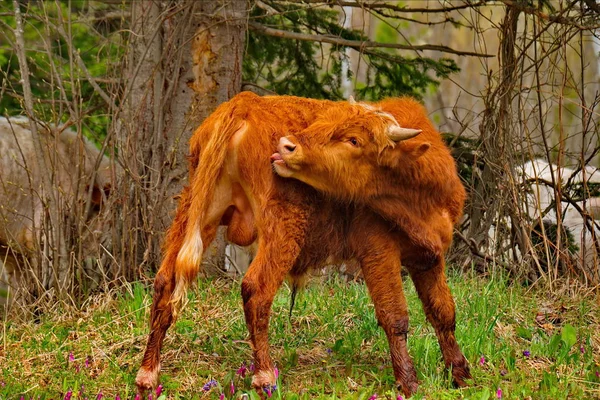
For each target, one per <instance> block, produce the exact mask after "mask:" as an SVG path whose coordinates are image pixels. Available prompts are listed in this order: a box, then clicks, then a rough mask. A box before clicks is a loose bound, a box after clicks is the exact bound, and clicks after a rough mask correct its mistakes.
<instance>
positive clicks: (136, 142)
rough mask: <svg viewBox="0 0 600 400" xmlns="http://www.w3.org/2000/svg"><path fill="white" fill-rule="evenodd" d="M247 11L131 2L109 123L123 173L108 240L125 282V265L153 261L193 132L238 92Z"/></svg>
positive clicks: (238, 5) (226, 5)
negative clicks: (119, 104)
mask: <svg viewBox="0 0 600 400" xmlns="http://www.w3.org/2000/svg"><path fill="white" fill-rule="evenodd" d="M247 10H248V7H247V3H246V2H245V1H234V2H225V1H210V2H208V1H206V2H205V1H201V2H197V1H177V2H169V3H164V2H159V1H139V2H132V3H131V15H132V17H131V18H132V26H131V29H132V32H133V34H132V36H131V41H130V49H131V52H130V54H129V58H128V59H127V68H126V89H125V93H124V98H125V101H124V102H123V103H124V104H125V106H124V107H123V109H122V112H121V114H120V117H121V118H120V120H119V123H118V124H117V126H116V127H115V129H116V133H117V145H118V148H119V161H120V163H121V165H122V167H123V171H124V174H123V178H122V180H121V182H120V187H119V190H118V193H119V194H120V196H121V197H120V199H119V201H120V202H121V207H120V212H119V213H118V215H115V217H116V218H115V221H114V222H115V233H114V237H113V244H118V245H114V246H113V251H114V252H115V253H116V254H118V256H119V257H118V258H117V261H118V264H120V265H121V266H124V268H125V271H126V272H127V273H126V275H127V277H128V278H130V279H131V278H134V277H135V275H137V274H136V271H135V270H134V269H133V268H131V267H132V266H134V265H136V266H138V272H139V273H141V274H143V273H144V271H145V270H146V269H147V267H148V266H149V267H151V268H154V267H155V266H157V265H158V264H159V262H160V248H159V247H160V246H159V243H160V241H162V238H163V233H164V231H165V230H166V228H167V227H168V226H169V224H170V223H171V220H172V212H173V210H174V209H175V206H176V202H175V199H174V196H175V195H176V194H177V193H179V192H180V191H181V189H182V187H183V185H185V184H187V180H186V177H187V170H188V168H187V159H186V155H187V154H188V145H187V144H188V141H189V138H190V137H191V135H192V133H193V131H194V130H195V129H196V127H197V126H198V125H199V124H200V122H201V121H202V120H203V119H204V118H205V117H206V116H208V115H209V114H210V113H212V111H213V110H214V109H215V108H216V107H217V105H218V104H220V103H221V102H223V101H226V100H228V99H229V98H230V97H231V96H233V95H235V94H236V93H238V92H239V91H240V88H241V63H242V51H243V43H244V36H245V31H246V18H247ZM115 214H117V213H115ZM116 247H119V248H116ZM221 247H223V248H224V245H222V246H221ZM222 253H223V251H222V250H221V251H219V254H218V257H220V258H222ZM117 272H123V271H117Z"/></svg>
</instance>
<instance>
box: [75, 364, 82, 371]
mask: <svg viewBox="0 0 600 400" xmlns="http://www.w3.org/2000/svg"><path fill="white" fill-rule="evenodd" d="M80 370H81V366H80V365H79V364H77V365H75V372H77V373H79V371H80Z"/></svg>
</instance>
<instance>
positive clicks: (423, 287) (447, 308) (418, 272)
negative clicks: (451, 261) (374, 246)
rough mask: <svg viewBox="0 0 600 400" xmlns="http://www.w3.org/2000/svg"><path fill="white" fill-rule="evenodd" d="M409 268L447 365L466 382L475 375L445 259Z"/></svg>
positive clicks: (459, 380)
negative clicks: (459, 335)
mask: <svg viewBox="0 0 600 400" xmlns="http://www.w3.org/2000/svg"><path fill="white" fill-rule="evenodd" d="M408 270H409V273H410V276H411V278H412V280H413V282H414V284H415V288H416V289H417V293H418V295H419V298H420V299H421V302H422V303H423V309H424V310H425V315H426V316H427V320H428V321H429V322H430V323H431V325H432V326H433V328H434V329H435V334H436V335H437V338H438V342H439V344H440V349H441V351H442V356H443V358H444V363H445V365H446V368H450V369H452V378H453V379H454V383H455V384H456V385H457V386H459V387H463V386H466V385H467V382H466V380H467V379H471V372H470V370H469V363H468V362H467V359H466V358H465V356H464V355H463V353H462V352H461V350H460V347H459V346H458V342H457V341H456V335H455V330H456V316H455V305H454V299H453V298H452V294H451V293H450V288H449V287H448V283H447V282H446V274H445V272H444V260H443V259H441V260H440V261H439V263H438V264H437V265H435V266H434V267H433V268H426V269H419V268H418V267H416V266H414V265H410V266H409V267H408Z"/></svg>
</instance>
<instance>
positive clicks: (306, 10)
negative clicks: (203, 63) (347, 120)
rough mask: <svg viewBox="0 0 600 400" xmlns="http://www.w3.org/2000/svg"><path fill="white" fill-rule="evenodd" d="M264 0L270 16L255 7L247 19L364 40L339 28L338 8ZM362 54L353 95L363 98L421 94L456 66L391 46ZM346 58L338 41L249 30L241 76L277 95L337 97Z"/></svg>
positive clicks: (390, 35)
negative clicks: (361, 76)
mask: <svg viewBox="0 0 600 400" xmlns="http://www.w3.org/2000/svg"><path fill="white" fill-rule="evenodd" d="M265 3H268V5H269V7H271V8H272V9H274V10H276V11H277V12H278V13H277V14H274V15H269V14H268V13H267V12H266V11H264V10H263V9H262V8H258V7H254V9H253V10H252V14H251V18H253V19H254V20H256V21H259V22H260V23H261V24H263V25H265V26H269V27H273V28H276V29H283V30H287V31H291V32H301V33H310V34H317V35H325V36H331V37H337V38H341V39H347V40H354V41H365V40H368V38H367V37H366V36H365V35H364V34H363V33H362V32H361V31H358V30H350V29H345V28H343V27H342V26H341V25H340V23H339V21H338V19H339V14H338V12H337V11H335V10H333V9H323V8H312V7H303V6H301V5H295V4H293V3H283V2H277V1H270V2H265ZM383 29H384V34H382V35H378V37H384V38H388V39H390V40H394V39H396V37H395V36H396V35H394V33H395V32H393V31H390V30H389V29H387V30H386V28H383ZM396 40H397V39H396ZM362 57H363V58H364V62H365V64H366V65H367V66H368V72H367V74H366V81H365V82H362V83H359V82H357V90H356V94H357V97H358V98H362V99H366V100H377V99H381V98H383V97H389V96H400V95H412V96H414V97H417V98H421V97H422V95H423V94H424V93H425V92H426V90H428V89H429V88H430V87H431V86H434V87H435V86H436V85H437V84H438V83H439V79H443V78H446V77H448V75H449V74H451V73H453V72H457V71H458V67H457V65H456V63H455V62H454V61H453V60H449V59H440V60H433V59H431V58H426V57H418V58H409V57H405V56H401V55H399V54H398V52H397V51H396V50H394V49H384V50H369V51H367V52H364V53H363V54H362ZM346 58H347V55H346V53H345V47H343V46H339V45H334V44H332V45H329V44H321V43H319V42H307V41H300V40H295V39H288V38H277V37H273V36H266V35H263V34H261V33H258V32H256V31H252V30H250V31H249V32H248V45H247V54H246V57H245V58H244V67H243V76H244V80H245V81H248V82H252V83H255V84H257V85H260V86H262V87H264V88H265V89H268V90H271V91H273V92H275V93H277V94H289V95H296V96H305V97H313V98H324V99H340V98H342V92H341V84H342V79H343V77H342V62H343V61H344V60H345V59H346ZM349 73H350V72H349Z"/></svg>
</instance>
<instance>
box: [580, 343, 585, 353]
mask: <svg viewBox="0 0 600 400" xmlns="http://www.w3.org/2000/svg"><path fill="white" fill-rule="evenodd" d="M579 351H580V352H581V354H583V353H585V347H583V345H581V346H579Z"/></svg>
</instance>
